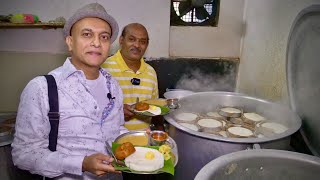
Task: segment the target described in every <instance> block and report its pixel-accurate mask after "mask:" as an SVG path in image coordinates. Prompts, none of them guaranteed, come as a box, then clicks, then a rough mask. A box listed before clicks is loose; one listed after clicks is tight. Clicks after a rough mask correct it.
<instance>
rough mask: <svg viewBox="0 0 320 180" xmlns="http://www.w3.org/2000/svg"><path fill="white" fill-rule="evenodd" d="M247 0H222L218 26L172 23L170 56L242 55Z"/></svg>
mask: <svg viewBox="0 0 320 180" xmlns="http://www.w3.org/2000/svg"><path fill="white" fill-rule="evenodd" d="M244 2H245V0H221V1H220V15H219V22H218V26H217V27H181V26H171V27H170V48H169V49H170V56H174V57H177V56H178V57H181V56H183V57H209V58H212V57H232V58H233V57H237V58H238V57H239V56H240V44H241V43H240V42H241V37H242V31H243V28H244V24H243V8H244Z"/></svg>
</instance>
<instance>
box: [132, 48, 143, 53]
mask: <svg viewBox="0 0 320 180" xmlns="http://www.w3.org/2000/svg"><path fill="white" fill-rule="evenodd" d="M130 51H138V52H139V53H141V49H140V48H135V47H133V48H130Z"/></svg>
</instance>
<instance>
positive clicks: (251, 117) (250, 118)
mask: <svg viewBox="0 0 320 180" xmlns="http://www.w3.org/2000/svg"><path fill="white" fill-rule="evenodd" d="M264 120H266V119H265V118H264V117H263V116H261V115H259V114H257V113H243V121H244V122H245V123H248V124H257V123H259V122H261V121H264Z"/></svg>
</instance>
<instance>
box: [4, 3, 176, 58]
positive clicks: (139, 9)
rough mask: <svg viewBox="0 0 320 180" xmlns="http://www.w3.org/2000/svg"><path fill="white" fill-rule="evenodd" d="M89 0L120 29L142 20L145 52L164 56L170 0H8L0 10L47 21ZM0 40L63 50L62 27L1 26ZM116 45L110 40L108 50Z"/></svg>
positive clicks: (17, 47)
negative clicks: (147, 42) (145, 31)
mask: <svg viewBox="0 0 320 180" xmlns="http://www.w3.org/2000/svg"><path fill="white" fill-rule="evenodd" d="M91 2H99V3H100V4H102V5H103V6H104V7H105V9H106V10H107V12H108V13H109V14H111V15H112V16H113V17H114V18H115V19H116V20H117V21H118V23H119V28H120V29H122V28H123V26H124V25H126V24H128V23H131V22H140V23H142V24H144V25H145V26H146V28H147V29H148V31H149V36H150V39H151V41H150V45H149V49H148V52H147V55H148V56H152V57H168V54H169V49H168V44H169V26H170V19H169V17H170V0H153V1H149V0H117V1H112V0H30V1H20V0H11V1H6V2H2V3H1V6H0V14H4V15H6V14H10V13H11V14H14V13H30V14H36V15H38V16H39V17H40V19H41V20H42V21H44V22H47V21H49V20H54V19H55V18H57V17H60V16H62V17H65V18H66V19H67V18H69V17H70V16H71V15H72V14H73V12H75V11H76V10H77V9H78V8H80V7H82V6H84V5H85V4H88V3H91ZM146 7H147V8H146ZM0 42H2V43H1V44H0V51H18V52H49V53H66V48H65V43H64V39H63V37H62V29H57V30H42V29H10V30H8V29H6V30H3V29H1V30H0ZM118 47H119V44H118V42H116V43H114V45H113V46H112V48H111V53H114V52H115V51H116V50H117V49H118Z"/></svg>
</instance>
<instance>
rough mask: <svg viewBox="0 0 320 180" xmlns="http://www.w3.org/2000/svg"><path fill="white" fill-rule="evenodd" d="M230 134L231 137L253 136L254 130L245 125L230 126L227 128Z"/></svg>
mask: <svg viewBox="0 0 320 180" xmlns="http://www.w3.org/2000/svg"><path fill="white" fill-rule="evenodd" d="M227 132H228V133H229V136H231V137H251V136H253V135H254V134H253V131H252V130H250V129H248V128H245V127H237V126H236V127H230V128H228V129H227Z"/></svg>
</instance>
